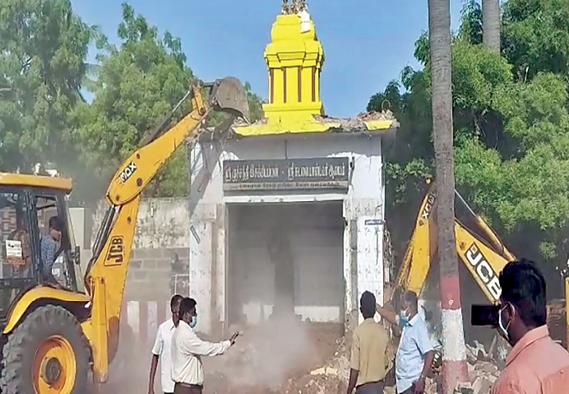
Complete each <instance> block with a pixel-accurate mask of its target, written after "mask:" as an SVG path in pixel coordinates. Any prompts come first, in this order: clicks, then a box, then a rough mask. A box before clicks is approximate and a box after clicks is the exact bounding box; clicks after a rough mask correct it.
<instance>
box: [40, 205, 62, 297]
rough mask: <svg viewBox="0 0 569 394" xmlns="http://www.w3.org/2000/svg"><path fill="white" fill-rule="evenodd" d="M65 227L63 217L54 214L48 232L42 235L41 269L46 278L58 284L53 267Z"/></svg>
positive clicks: (51, 282) (50, 219)
mask: <svg viewBox="0 0 569 394" xmlns="http://www.w3.org/2000/svg"><path fill="white" fill-rule="evenodd" d="M63 227H64V225H63V223H62V222H61V219H59V217H58V216H52V217H51V218H49V224H48V232H47V234H42V235H41V237H40V252H41V253H40V255H41V264H42V266H41V271H42V273H43V277H44V280H45V281H47V282H49V283H50V284H53V285H56V286H59V284H58V282H57V280H56V279H55V277H54V276H53V272H52V269H53V264H54V263H55V260H56V259H57V255H58V254H59V253H58V252H59V251H60V245H61V235H62V232H63Z"/></svg>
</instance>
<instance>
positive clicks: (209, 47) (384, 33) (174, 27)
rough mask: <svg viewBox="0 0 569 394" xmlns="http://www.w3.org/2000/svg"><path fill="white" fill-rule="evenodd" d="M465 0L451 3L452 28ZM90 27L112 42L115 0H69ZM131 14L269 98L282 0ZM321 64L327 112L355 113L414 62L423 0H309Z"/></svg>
mask: <svg viewBox="0 0 569 394" xmlns="http://www.w3.org/2000/svg"><path fill="white" fill-rule="evenodd" d="M463 1H464V0H451V12H452V25H453V28H456V26H457V25H458V23H459V15H460V9H461V8H462V4H463ZM72 3H73V7H74V9H75V11H76V12H77V13H78V14H79V15H80V16H81V17H82V18H83V20H84V21H85V22H86V23H88V24H96V25H99V26H100V27H101V29H102V30H103V32H104V33H105V34H106V35H107V36H108V37H109V39H110V40H111V41H112V42H116V41H117V36H116V30H117V26H118V24H119V23H120V21H121V1H119V0H96V1H95V0H72ZM129 3H130V4H131V5H132V6H133V7H134V8H135V10H136V12H137V13H139V14H142V15H143V16H145V17H146V18H147V20H148V21H149V22H150V23H151V24H153V25H156V26H158V28H159V29H160V31H161V32H162V33H163V32H164V31H166V30H168V31H170V32H171V33H172V34H173V35H175V36H178V37H180V38H181V40H182V44H183V49H184V52H185V53H186V55H187V57H188V63H189V66H190V67H191V68H192V69H193V71H194V73H195V74H196V75H198V76H199V78H201V79H202V80H213V79H216V78H220V77H224V76H227V75H233V76H236V77H238V78H240V79H241V80H242V81H248V82H250V83H251V85H252V87H253V90H254V91H255V92H256V93H257V94H259V95H260V96H262V97H263V98H265V97H266V96H267V90H268V87H267V71H266V67H265V63H264V60H263V50H264V48H265V45H266V44H267V43H268V42H269V39H270V30H271V25H272V23H273V21H274V19H275V16H276V15H277V14H278V12H280V5H281V1H280V0H209V1H208V0H205V1H199V2H198V1H196V0H193V1H191V0H159V1H158V0H130V1H129ZM308 5H309V9H310V13H311V15H312V18H313V19H314V21H315V23H316V28H317V32H318V36H319V38H320V40H321V41H322V44H323V46H324V51H325V53H326V63H325V65H324V69H323V74H322V97H323V102H324V105H325V108H326V112H327V114H329V115H334V116H353V115H356V114H357V113H359V112H361V111H363V110H365V107H366V105H367V102H368V100H369V98H370V96H371V95H372V94H374V93H376V92H377V91H379V90H381V89H383V88H384V87H385V85H386V84H387V83H388V82H389V81H390V80H392V79H398V78H399V74H400V72H401V70H402V69H403V67H404V66H406V65H411V66H416V65H417V63H416V62H415V60H414V58H413V51H414V43H415V40H416V39H417V37H419V35H420V34H421V32H423V31H425V30H426V29H427V26H428V23H427V22H428V21H427V0H308Z"/></svg>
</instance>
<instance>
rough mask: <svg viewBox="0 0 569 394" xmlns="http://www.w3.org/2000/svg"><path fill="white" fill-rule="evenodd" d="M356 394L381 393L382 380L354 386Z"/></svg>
mask: <svg viewBox="0 0 569 394" xmlns="http://www.w3.org/2000/svg"><path fill="white" fill-rule="evenodd" d="M356 394H383V382H373V383H365V384H362V385H361V386H358V387H356Z"/></svg>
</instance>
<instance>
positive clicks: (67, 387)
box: [32, 335, 77, 394]
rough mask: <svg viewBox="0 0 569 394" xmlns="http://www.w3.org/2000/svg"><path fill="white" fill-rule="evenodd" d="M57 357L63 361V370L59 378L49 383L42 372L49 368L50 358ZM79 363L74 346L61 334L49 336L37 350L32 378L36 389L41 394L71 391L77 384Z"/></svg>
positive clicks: (56, 358)
mask: <svg viewBox="0 0 569 394" xmlns="http://www.w3.org/2000/svg"><path fill="white" fill-rule="evenodd" d="M52 359H55V360H58V361H59V362H60V363H61V372H60V374H59V376H57V378H56V379H55V380H54V381H53V382H50V383H47V382H46V380H45V379H44V377H43V376H42V374H43V373H44V371H45V370H46V369H47V368H49V367H48V365H49V362H50V360H52ZM76 376H77V364H76V362H75V352H74V351H73V346H71V343H69V341H68V340H67V338H64V337H62V336H59V335H54V336H51V337H49V338H47V339H46V340H45V341H44V342H43V343H42V344H41V345H40V346H39V349H38V350H37V352H36V354H35V358H34V367H33V371H32V379H33V385H34V390H35V391H36V393H40V394H57V393H71V392H72V390H73V387H74V386H75V379H76Z"/></svg>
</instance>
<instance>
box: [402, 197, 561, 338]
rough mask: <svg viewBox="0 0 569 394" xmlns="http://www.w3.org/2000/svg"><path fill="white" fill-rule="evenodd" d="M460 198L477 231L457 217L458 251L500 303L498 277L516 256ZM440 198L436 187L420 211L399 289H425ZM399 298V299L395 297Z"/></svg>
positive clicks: (484, 289)
mask: <svg viewBox="0 0 569 394" xmlns="http://www.w3.org/2000/svg"><path fill="white" fill-rule="evenodd" d="M457 196H458V197H459V200H460V201H462V203H463V205H464V206H465V207H466V208H467V210H468V211H470V213H471V215H472V220H473V222H474V226H475V227H476V230H477V231H476V232H475V231H472V229H470V228H467V226H465V225H464V224H463V223H461V222H460V221H459V220H456V219H455V236H456V252H457V255H458V257H459V258H460V261H462V263H463V264H464V265H465V267H466V268H467V269H468V271H469V272H470V274H471V275H472V277H473V278H474V280H475V281H476V283H477V284H478V287H479V288H480V289H481V290H482V292H483V293H484V295H485V296H486V298H487V299H488V301H489V302H491V303H497V302H499V298H500V293H501V288H500V283H499V280H498V276H499V274H500V272H501V271H502V269H503V268H504V267H505V266H506V264H507V263H508V262H510V261H514V260H516V257H515V256H514V255H513V254H512V253H511V252H510V251H509V250H508V248H507V247H506V246H505V245H504V244H503V242H502V241H501V240H500V238H499V237H498V235H497V234H496V233H495V232H494V231H493V230H492V229H491V228H490V226H489V225H488V224H487V223H486V222H485V221H484V219H482V218H481V217H480V216H479V215H476V214H475V213H474V212H473V211H472V210H471V209H470V207H468V205H467V204H466V202H465V201H464V200H462V197H460V195H458V194H457ZM436 204H437V197H436V191H435V187H434V186H433V187H431V190H429V191H428V193H427V194H426V196H425V198H424V199H423V202H422V204H421V208H420V211H419V215H418V217H417V220H416V223H415V228H414V231H413V234H412V236H411V240H410V242H409V245H408V247H407V250H406V253H405V257H404V259H403V262H402V264H401V268H400V270H399V273H398V275H397V278H396V282H395V290H396V291H395V292H394V293H393V294H398V293H399V292H398V290H411V291H414V292H415V293H416V294H421V292H422V291H423V289H424V287H425V284H426V281H427V276H428V274H429V270H430V269H431V266H432V263H433V262H434V261H435V259H436V258H437V243H436V238H437V220H436V215H435V212H436ZM564 285H565V300H564V301H565V302H564V304H565V340H566V341H567V343H568V344H569V314H568V313H567V312H566V309H567V305H568V302H567V301H568V300H569V276H566V277H565V279H564ZM392 301H397V300H392Z"/></svg>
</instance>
